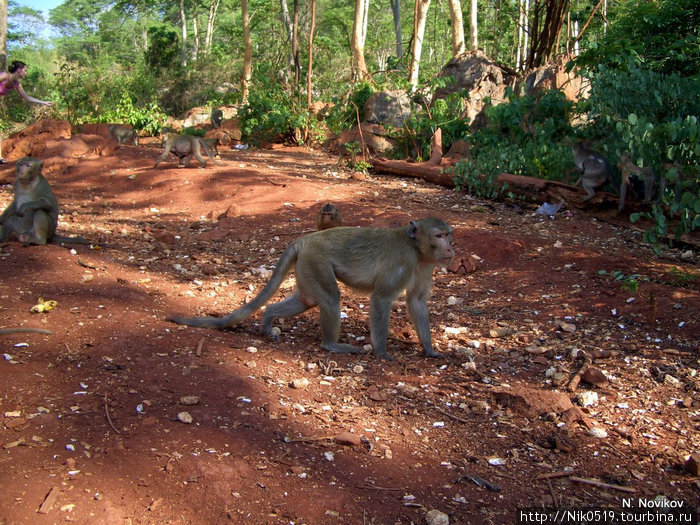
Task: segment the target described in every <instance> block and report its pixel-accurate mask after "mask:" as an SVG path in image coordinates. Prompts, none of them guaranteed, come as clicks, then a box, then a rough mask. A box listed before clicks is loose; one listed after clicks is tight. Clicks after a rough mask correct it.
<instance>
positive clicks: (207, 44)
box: [204, 0, 220, 55]
mask: <svg viewBox="0 0 700 525" xmlns="http://www.w3.org/2000/svg"><path fill="white" fill-rule="evenodd" d="M219 2H220V0H211V1H210V2H209V16H208V17H207V35H206V37H205V38H204V54H205V55H208V54H209V53H211V47H212V43H213V41H214V20H215V19H216V12H217V11H218V10H219Z"/></svg>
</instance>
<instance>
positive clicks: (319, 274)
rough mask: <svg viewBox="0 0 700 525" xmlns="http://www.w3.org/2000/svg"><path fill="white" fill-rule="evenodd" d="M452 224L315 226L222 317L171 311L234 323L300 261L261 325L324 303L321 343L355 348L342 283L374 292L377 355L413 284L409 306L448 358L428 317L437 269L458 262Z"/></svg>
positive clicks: (184, 320)
mask: <svg viewBox="0 0 700 525" xmlns="http://www.w3.org/2000/svg"><path fill="white" fill-rule="evenodd" d="M453 256H454V251H453V249H452V228H451V227H450V226H449V225H447V223H445V221H443V220H441V219H436V218H427V219H421V220H418V221H411V222H410V223H409V225H408V226H400V227H398V228H351V227H347V226H345V227H344V226H340V227H337V228H330V229H327V230H322V231H318V232H313V233H309V234H307V235H304V236H302V237H300V238H299V239H297V240H296V241H294V242H293V243H292V244H291V245H289V247H288V248H287V249H286V250H285V251H284V253H282V256H281V257H280V259H279V261H277V265H276V267H275V270H274V271H273V273H272V277H270V280H269V281H268V282H267V284H266V285H265V287H264V288H263V290H262V291H261V292H260V293H259V294H258V295H257V296H256V297H255V298H254V299H252V300H251V301H250V302H249V303H246V304H244V305H243V306H241V307H240V308H239V309H237V310H234V311H233V312H231V313H230V314H228V315H226V316H224V317H221V318H217V317H181V316H172V317H169V318H168V320H169V321H173V322H176V323H179V324H184V325H188V326H198V327H207V328H227V327H230V326H233V325H235V324H236V323H239V322H240V321H243V320H244V319H246V318H247V317H248V316H250V315H251V314H253V313H254V312H256V311H257V310H259V309H260V308H261V307H262V306H263V305H264V304H265V303H267V302H268V301H269V300H270V299H271V298H272V296H273V295H274V294H275V292H276V291H277V290H278V289H279V287H280V285H281V284H282V281H283V280H284V278H285V276H286V275H287V274H288V273H289V272H290V271H291V270H292V267H294V268H295V275H296V289H295V291H294V293H293V294H292V295H291V296H289V297H287V298H286V299H285V300H284V301H282V302H280V303H276V304H271V305H268V306H267V307H266V308H265V313H264V314H263V319H262V325H261V328H262V330H263V331H264V332H265V333H266V334H268V335H270V336H273V337H274V332H273V327H272V322H273V321H274V320H275V319H277V318H282V317H292V316H295V315H299V314H300V313H302V312H305V311H306V310H308V309H309V308H312V307H314V306H318V307H319V308H320V314H321V348H323V349H325V350H328V351H329V352H333V353H343V354H356V353H361V352H362V351H363V350H362V348H360V347H357V346H353V345H350V344H345V343H339V342H338V338H339V334H340V290H339V289H338V282H337V281H341V282H343V283H345V284H347V285H348V286H350V287H352V288H354V289H356V290H359V291H361V292H365V293H369V294H370V333H371V338H372V347H373V348H374V355H375V356H376V357H377V358H378V359H391V357H390V356H389V354H388V353H387V348H386V346H387V338H388V336H389V315H390V314H391V305H392V304H393V302H394V300H395V299H396V298H397V297H398V296H399V294H400V293H401V292H402V291H403V290H406V305H407V307H408V313H409V315H410V317H411V319H412V320H413V324H414V325H415V328H416V332H417V333H418V339H419V340H420V343H421V346H422V347H423V351H424V352H425V355H426V356H427V357H442V354H439V353H438V352H436V351H435V350H434V349H433V345H432V342H431V337H430V323H429V320H428V303H427V302H428V297H429V296H430V288H431V286H432V281H433V269H434V268H435V267H436V266H440V267H446V266H448V265H449V264H450V262H451V261H452V257H453Z"/></svg>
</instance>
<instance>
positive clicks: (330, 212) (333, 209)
mask: <svg viewBox="0 0 700 525" xmlns="http://www.w3.org/2000/svg"><path fill="white" fill-rule="evenodd" d="M342 225H343V218H342V217H341V216H340V210H339V209H338V207H337V206H336V205H335V204H331V203H330V202H329V203H328V204H324V205H323V206H322V207H321V209H320V210H319V211H318V215H317V216H316V229H317V230H327V229H328V228H335V227H336V226H342Z"/></svg>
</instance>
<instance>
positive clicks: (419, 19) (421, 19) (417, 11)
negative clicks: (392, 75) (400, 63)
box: [408, 0, 430, 91]
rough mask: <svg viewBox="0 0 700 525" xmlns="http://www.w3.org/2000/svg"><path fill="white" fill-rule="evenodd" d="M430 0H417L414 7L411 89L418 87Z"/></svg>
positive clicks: (410, 72) (409, 75)
mask: <svg viewBox="0 0 700 525" xmlns="http://www.w3.org/2000/svg"><path fill="white" fill-rule="evenodd" d="M429 7H430V0H415V4H414V8H413V49H412V51H411V69H410V71H409V74H408V82H409V83H410V84H411V89H412V90H413V91H415V90H416V89H417V88H418V70H419V69H420V56H421V52H422V50H423V37H424V35H425V24H426V22H427V20H428V8H429Z"/></svg>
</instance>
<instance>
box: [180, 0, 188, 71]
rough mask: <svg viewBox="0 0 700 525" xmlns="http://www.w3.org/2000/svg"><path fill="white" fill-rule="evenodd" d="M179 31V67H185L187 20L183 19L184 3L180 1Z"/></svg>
mask: <svg viewBox="0 0 700 525" xmlns="http://www.w3.org/2000/svg"><path fill="white" fill-rule="evenodd" d="M180 30H181V33H182V37H181V42H180V66H182V67H185V66H186V65H187V19H186V18H185V2H184V0H180Z"/></svg>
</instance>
